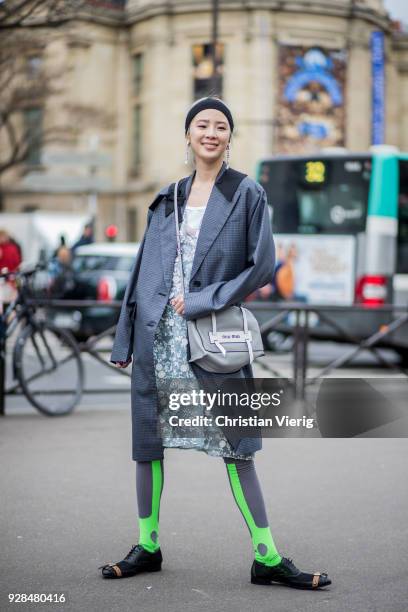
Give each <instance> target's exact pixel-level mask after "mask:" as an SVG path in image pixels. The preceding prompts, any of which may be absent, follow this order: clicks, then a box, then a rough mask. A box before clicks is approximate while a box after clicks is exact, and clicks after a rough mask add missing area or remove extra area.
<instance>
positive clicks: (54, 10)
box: [0, 0, 86, 30]
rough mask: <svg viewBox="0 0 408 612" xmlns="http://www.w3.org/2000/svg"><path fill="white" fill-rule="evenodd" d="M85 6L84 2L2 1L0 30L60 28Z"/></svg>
mask: <svg viewBox="0 0 408 612" xmlns="http://www.w3.org/2000/svg"><path fill="white" fill-rule="evenodd" d="M85 5H86V1H84V0H0V29H2V30H15V29H16V28H25V29H27V28H29V29H36V28H43V27H44V26H48V27H58V26H60V25H63V24H65V23H67V22H69V21H70V20H71V19H73V17H75V15H76V14H77V13H78V11H79V10H80V9H81V8H82V7H84V6H85Z"/></svg>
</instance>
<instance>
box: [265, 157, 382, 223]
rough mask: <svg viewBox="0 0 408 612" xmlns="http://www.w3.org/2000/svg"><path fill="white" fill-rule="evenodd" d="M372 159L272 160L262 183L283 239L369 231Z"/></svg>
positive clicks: (266, 167)
mask: <svg viewBox="0 0 408 612" xmlns="http://www.w3.org/2000/svg"><path fill="white" fill-rule="evenodd" d="M370 176H371V159H370V157H368V156H367V157H362V156H360V157H351V156H350V157H347V158H345V157H341V158H326V157H322V158H320V159H318V158H310V159H304V158H302V159H285V160H279V159H278V160H268V161H264V162H262V163H261V167H260V174H259V182H260V183H261V185H262V186H263V187H264V189H265V191H266V194H267V197H268V203H269V204H270V205H271V208H272V222H273V230H274V232H276V233H283V234H357V233H358V232H363V231H365V224H366V216H367V205H368V192H369V185H370Z"/></svg>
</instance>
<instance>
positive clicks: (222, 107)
mask: <svg viewBox="0 0 408 612" xmlns="http://www.w3.org/2000/svg"><path fill="white" fill-rule="evenodd" d="M233 130H234V122H233V118H232V115H231V111H230V109H229V108H228V107H227V105H226V104H225V103H224V102H223V101H221V100H220V99H219V98H216V97H207V98H202V99H201V100H198V101H196V102H195V103H194V104H193V105H192V106H191V108H190V109H189V111H188V113H187V116H186V120H185V136H186V141H187V142H186V146H187V150H186V163H188V157H189V151H190V149H191V150H192V152H193V154H194V161H195V171H194V172H193V174H192V175H190V176H189V177H187V178H186V179H183V180H182V181H180V183H179V188H178V193H177V200H178V204H179V205H180V210H178V211H175V210H174V209H175V206H174V193H173V191H174V185H170V186H169V187H166V188H165V189H163V190H162V191H161V192H159V194H158V195H157V197H156V198H155V200H154V202H153V203H152V204H151V206H150V207H149V212H148V223H147V228H146V231H145V234H144V237H143V240H142V244H141V246H140V249H139V252H138V255H137V258H136V261H135V264H134V267H133V270H132V273H131V278H130V281H129V283H128V287H127V290H126V294H125V297H124V300H123V305H122V309H121V314H120V317H119V322H118V327H117V332H116V336H115V342H114V346H113V351H112V355H111V361H112V362H114V363H116V365H117V366H118V367H120V368H125V367H127V366H128V365H129V364H130V362H131V360H132V354H133V370H132V441H133V460H134V461H136V489H137V500H138V510H139V542H138V544H136V545H134V546H132V548H131V550H130V551H129V553H128V554H127V555H126V557H125V558H124V559H123V560H122V561H118V562H117V563H110V564H107V565H104V566H101V568H102V575H103V577H104V578H123V577H127V576H133V575H135V574H138V573H140V572H145V571H148V572H149V571H159V570H160V569H161V564H162V554H161V550H160V545H159V514H160V499H161V493H162V490H163V481H164V471H163V462H164V453H163V451H164V448H170V447H173V448H183V449H196V450H199V451H201V452H205V453H207V454H208V455H212V456H217V457H222V458H223V461H224V462H225V465H226V470H227V475H228V479H229V484H230V486H231V490H232V493H233V496H234V499H235V501H236V503H237V505H238V507H239V509H240V511H241V512H242V514H243V516H244V519H245V521H246V524H247V526H248V529H249V532H250V535H251V539H252V544H253V550H254V556H255V558H254V561H253V564H252V568H251V581H252V582H253V583H254V584H270V583H271V582H280V583H283V584H286V585H288V586H292V587H296V588H308V589H311V588H318V587H322V586H327V585H329V584H331V581H330V580H329V578H328V577H327V574H320V573H315V574H310V573H305V572H301V571H300V570H298V569H297V568H296V566H295V565H294V564H293V562H292V560H291V559H287V558H286V557H281V555H280V554H279V552H278V550H277V548H276V546H275V543H274V540H273V537H272V534H271V531H270V528H269V525H268V519H267V515H266V511H265V505H264V500H263V496H262V492H261V488H260V484H259V481H258V478H257V474H256V471H255V465H254V460H253V459H254V453H255V452H256V451H257V450H259V449H260V448H261V446H262V442H261V438H260V437H251V438H245V437H244V438H240V439H236V438H232V437H231V436H228V434H227V432H226V431H224V429H223V428H221V427H217V426H215V425H209V426H206V425H203V426H198V427H195V428H194V429H193V432H192V434H191V431H190V434H189V436H188V437H183V436H182V435H181V433H180V428H178V427H171V425H170V424H169V416H170V414H169V413H170V411H169V407H168V401H166V393H165V392H164V389H165V388H166V384H168V383H169V382H171V381H174V380H176V379H188V380H189V381H190V382H191V383H192V386H193V387H194V385H196V386H197V389H199V388H200V385H199V383H202V384H205V383H204V380H206V381H207V382H208V379H211V381H212V382H213V384H214V385H215V387H216V386H217V384H218V383H221V382H222V381H223V380H225V379H226V378H228V377H235V378H236V377H239V378H246V379H250V378H252V377H253V372H252V368H251V366H250V365H248V366H245V367H244V368H242V369H241V370H239V371H238V372H234V373H232V374H230V375H228V374H209V373H208V372H205V371H204V370H202V369H201V368H200V367H199V366H198V365H196V364H195V363H191V364H190V363H189V362H188V359H189V357H190V354H189V347H188V342H187V320H192V319H196V318H198V317H202V316H206V315H208V314H210V313H211V312H217V311H221V310H222V309H224V308H226V307H228V306H230V305H232V304H237V303H240V302H241V301H242V300H243V299H244V298H245V297H246V296H247V295H249V294H250V293H251V292H252V291H255V290H256V289H257V288H259V287H262V286H264V285H265V284H267V283H268V282H271V280H272V278H273V273H274V264H275V249H274V242H273V237H272V230H271V226H270V220H269V215H268V210H267V201H266V194H265V191H264V189H263V188H262V187H261V186H260V185H259V184H258V183H257V182H256V181H254V180H252V179H250V178H249V177H248V176H246V175H245V174H242V173H240V172H237V171H236V170H233V169H231V168H229V163H228V162H229V153H230V142H231V136H232V132H233ZM225 155H226V162H225V161H224V156H225ZM176 213H177V214H178V215H179V219H181V220H182V222H181V225H180V239H181V256H182V263H183V274H184V284H185V287H186V294H185V295H184V296H183V294H182V285H181V278H180V276H179V265H178V264H179V261H178V259H177V258H178V257H179V255H177V249H176V235H175V233H176V232H175V223H174V221H175V219H174V214H176ZM204 410H205V407H204V406H194V407H193V406H190V405H189V406H188V407H185V408H184V411H185V413H187V414H188V415H189V416H196V415H197V414H198V415H202V414H204ZM179 416H184V415H180V414H179ZM190 429H191V428H190Z"/></svg>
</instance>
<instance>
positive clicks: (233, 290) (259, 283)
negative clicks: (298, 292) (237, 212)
mask: <svg viewBox="0 0 408 612" xmlns="http://www.w3.org/2000/svg"><path fill="white" fill-rule="evenodd" d="M259 189H260V191H259ZM247 244H248V252H247V263H248V267H247V268H245V270H243V271H242V272H241V273H240V274H238V276H237V277H236V278H233V279H231V280H228V281H220V282H217V283H212V284H211V285H207V287H204V288H203V289H202V290H201V291H197V292H196V291H194V292H191V293H186V294H185V297H184V317H185V318H186V319H187V320H190V319H196V318H199V317H204V316H206V315H208V314H210V313H211V312H213V311H214V312H217V311H219V310H222V309H224V308H227V307H228V306H231V304H234V303H237V302H241V301H243V300H244V299H245V298H246V296H247V295H249V294H250V293H252V292H253V291H255V289H258V288H259V287H263V286H264V285H266V284H267V283H270V282H272V280H273V275H274V270H275V244H274V240H273V236H272V227H271V221H270V217H269V213H268V204H267V198H266V193H265V190H264V188H263V187H262V186H260V185H258V191H257V199H256V202H255V205H254V206H253V207H252V211H251V218H250V221H249V224H248V235H247Z"/></svg>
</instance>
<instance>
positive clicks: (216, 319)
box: [174, 181, 265, 374]
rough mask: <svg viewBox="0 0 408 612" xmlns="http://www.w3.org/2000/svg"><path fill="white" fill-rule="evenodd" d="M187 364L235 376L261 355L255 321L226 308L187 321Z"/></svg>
mask: <svg viewBox="0 0 408 612" xmlns="http://www.w3.org/2000/svg"><path fill="white" fill-rule="evenodd" d="M177 188H178V181H177V182H176V184H175V186H174V219H175V221H176V234H177V254H178V256H179V265H180V276H181V283H182V290H183V295H185V286H184V274H183V261H182V256H181V244H180V230H179V223H178V206H177ZM187 334H188V343H189V346H190V359H189V362H190V363H191V362H194V363H196V364H197V365H199V366H200V368H203V370H206V371H207V372H216V373H220V374H221V373H228V372H236V371H238V370H240V369H241V368H242V367H244V366H245V365H247V364H250V363H252V362H253V361H254V359H256V358H257V357H261V356H262V355H264V354H265V353H264V349H263V344H262V337H261V332H260V330H259V325H258V321H257V320H256V318H255V316H254V315H253V314H252V312H251V311H250V310H248V309H247V308H244V307H243V306H234V305H233V306H229V307H228V308H224V310H221V311H220V312H217V313H215V312H212V313H211V314H209V315H207V316H205V317H200V318H198V319H195V320H193V321H187Z"/></svg>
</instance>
